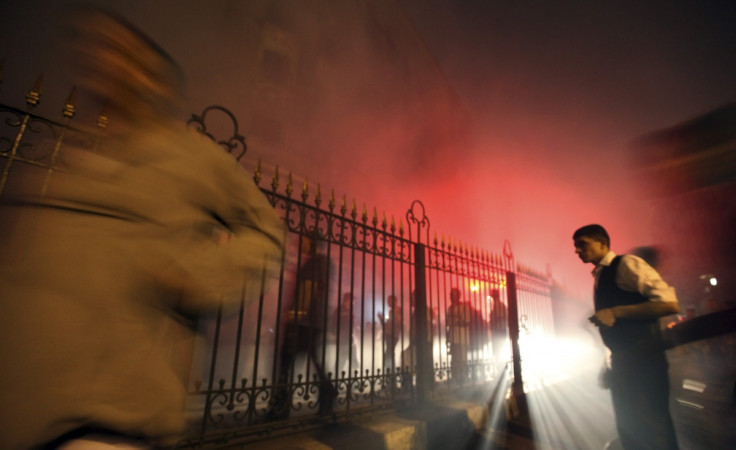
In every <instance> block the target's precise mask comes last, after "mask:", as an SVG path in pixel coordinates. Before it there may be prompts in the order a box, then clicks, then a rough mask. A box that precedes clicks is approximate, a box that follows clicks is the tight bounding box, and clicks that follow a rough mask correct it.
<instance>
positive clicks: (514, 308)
mask: <svg viewBox="0 0 736 450" xmlns="http://www.w3.org/2000/svg"><path fill="white" fill-rule="evenodd" d="M506 280H507V283H508V295H509V305H508V312H509V336H510V338H511V353H512V355H513V368H514V381H513V382H512V384H511V391H512V394H513V397H514V399H515V401H516V404H517V406H518V408H519V412H520V413H522V414H526V413H527V412H528V409H527V405H526V395H525V393H524V380H523V378H522V374H521V355H520V353H519V312H518V287H517V280H516V273H514V272H511V271H508V272H506Z"/></svg>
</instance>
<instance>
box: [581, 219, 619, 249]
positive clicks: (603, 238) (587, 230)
mask: <svg viewBox="0 0 736 450" xmlns="http://www.w3.org/2000/svg"><path fill="white" fill-rule="evenodd" d="M581 237H587V238H590V239H593V240H594V241H598V242H602V243H603V244H605V245H606V247H608V248H610V247H611V238H610V237H608V232H607V231H606V229H605V228H603V227H602V226H600V225H598V224H596V223H594V224H591V225H586V226H584V227H580V228H578V229H577V230H576V231H575V233H574V234H573V235H572V238H573V239H578V238H581Z"/></svg>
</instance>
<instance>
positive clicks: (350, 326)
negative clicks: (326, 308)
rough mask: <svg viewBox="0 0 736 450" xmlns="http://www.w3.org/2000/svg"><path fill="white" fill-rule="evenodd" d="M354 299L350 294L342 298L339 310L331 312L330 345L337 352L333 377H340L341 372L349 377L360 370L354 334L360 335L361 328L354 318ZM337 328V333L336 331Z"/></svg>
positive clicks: (347, 293)
mask: <svg viewBox="0 0 736 450" xmlns="http://www.w3.org/2000/svg"><path fill="white" fill-rule="evenodd" d="M354 301H355V298H354V297H353V294H352V293H350V292H346V293H345V294H343V296H342V302H341V304H340V307H339V308H335V309H334V310H333V311H332V323H331V324H330V336H331V339H330V344H334V345H335V347H336V350H337V356H336V358H337V366H336V367H337V370H336V371H335V376H336V377H337V376H338V375H341V373H342V372H343V371H345V372H346V373H347V375H348V376H351V375H352V374H353V372H355V371H356V370H360V360H359V359H358V345H357V341H356V339H355V334H356V333H360V330H361V327H360V322H359V320H358V318H357V317H355V305H354V304H353V303H354ZM338 327H339V331H338Z"/></svg>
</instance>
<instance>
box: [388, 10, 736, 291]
mask: <svg viewBox="0 0 736 450" xmlns="http://www.w3.org/2000/svg"><path fill="white" fill-rule="evenodd" d="M400 4H401V5H402V6H403V7H404V8H405V10H406V11H407V15H408V16H409V17H410V18H411V19H412V21H413V22H414V24H415V26H416V29H417V31H418V33H419V34H420V35H421V36H422V37H423V38H424V40H425V42H426V43H427V46H428V47H429V49H430V50H431V52H432V53H433V55H434V56H435V58H436V59H437V62H438V64H439V66H440V67H441V68H442V70H443V71H444V73H445V74H446V75H447V77H448V79H449V80H450V82H451V84H452V85H453V87H454V88H455V89H456V90H457V92H458V94H459V96H460V97H461V99H462V100H463V102H464V103H465V104H466V106H467V107H468V109H469V110H470V111H471V115H472V117H473V118H474V119H475V121H476V126H477V128H478V133H479V136H478V139H477V142H476V148H475V149H474V155H475V156H474V157H473V158H472V159H471V161H470V162H469V163H468V172H467V174H464V176H462V177H459V181H458V184H459V186H457V191H458V192H462V194H461V195H462V196H463V198H467V200H468V201H467V203H463V202H461V203H457V202H449V201H448V202H447V203H446V204H445V207H446V208H448V209H452V208H463V209H465V211H463V212H461V213H459V214H456V215H455V217H458V218H459V217H462V218H463V219H458V222H460V221H462V222H463V224H464V225H463V224H460V223H456V224H450V223H447V224H445V223H442V224H439V225H438V226H439V227H440V228H441V229H464V230H465V232H466V233H467V234H469V235H472V236H473V238H474V239H475V238H477V239H478V240H479V241H482V242H484V244H485V245H487V246H488V247H489V248H498V247H499V243H498V241H499V238H502V237H507V238H509V239H510V240H511V242H512V244H513V247H514V250H515V254H516V256H517V260H522V261H528V262H529V263H530V264H532V265H534V266H536V267H544V265H545V264H546V263H547V262H548V263H550V264H551V266H552V270H553V273H555V274H556V275H557V276H558V277H559V278H561V279H562V280H563V281H565V282H568V283H569V284H570V285H571V286H574V289H583V293H587V291H585V289H588V286H587V285H588V284H589V283H590V278H589V274H588V272H589V269H590V267H585V266H583V265H582V264H580V262H579V260H578V259H577V258H576V257H575V255H573V253H572V246H571V242H572V241H571V238H570V236H571V234H572V232H573V231H574V229H575V228H577V227H578V226H580V225H584V224H586V223H589V222H598V223H601V224H603V225H604V226H606V227H607V228H609V231H610V232H611V235H612V240H613V243H612V246H613V248H614V250H615V251H617V252H619V253H621V252H624V251H627V250H629V249H631V248H632V247H635V246H638V245H647V244H658V245H664V246H665V247H666V243H662V242H657V236H652V235H651V233H650V231H649V230H650V228H651V226H650V225H651V224H652V221H656V220H657V218H656V217H651V213H650V211H649V210H648V208H647V203H646V202H643V200H644V198H643V194H642V192H641V190H640V186H638V185H635V184H633V183H632V182H631V180H630V179H629V173H630V172H629V169H630V167H629V165H628V156H629V154H630V151H631V150H630V148H631V141H632V140H633V139H635V138H637V137H638V136H641V135H642V134H645V133H648V132H651V131H654V130H657V129H661V128H664V127H669V126H672V125H675V124H677V123H680V122H682V121H684V120H687V119H690V118H692V117H694V116H697V115H699V114H702V113H704V112H707V111H709V110H711V109H713V108H715V107H718V106H720V105H723V104H725V103H728V102H732V101H734V100H736V83H735V82H734V80H735V76H736V26H734V24H736V2H724V1H709V0H706V1H680V0H654V1H651V0H647V1H642V0H639V1H631V0H621V1H595V2H591V1H570V0H561V1H560V0H556V1H525V0H521V1H478V0H475V1H472V0H466V1H462V0H400ZM443 189H447V187H444V188H443ZM438 195H439V194H438ZM468 196H469V198H468ZM469 217H472V218H473V219H474V220H473V221H472V224H469V221H468V220H467V218H469ZM438 219H439V218H438ZM439 220H442V219H439Z"/></svg>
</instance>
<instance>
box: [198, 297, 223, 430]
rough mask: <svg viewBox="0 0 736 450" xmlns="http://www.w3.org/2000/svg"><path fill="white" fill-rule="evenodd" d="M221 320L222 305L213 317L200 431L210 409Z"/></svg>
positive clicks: (204, 424) (205, 425)
mask: <svg viewBox="0 0 736 450" xmlns="http://www.w3.org/2000/svg"><path fill="white" fill-rule="evenodd" d="M221 321H222V305H220V306H219V307H218V308H217V317H216V319H215V336H214V339H213V342H212V361H211V362H210V374H209V381H208V383H207V393H206V394H205V401H204V413H203V414H202V428H201V430H202V433H203V434H204V432H205V431H207V419H209V417H210V413H211V411H212V402H211V400H212V388H213V385H214V383H215V367H216V365H217V349H218V346H219V345H220V325H221Z"/></svg>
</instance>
